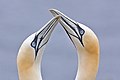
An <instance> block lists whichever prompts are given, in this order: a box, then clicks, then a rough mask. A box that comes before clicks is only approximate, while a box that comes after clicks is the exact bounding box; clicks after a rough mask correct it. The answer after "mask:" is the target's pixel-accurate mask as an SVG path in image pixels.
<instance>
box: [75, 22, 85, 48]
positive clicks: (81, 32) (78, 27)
mask: <svg viewBox="0 0 120 80" xmlns="http://www.w3.org/2000/svg"><path fill="white" fill-rule="evenodd" d="M76 26H77V29H78V31H79V34H80V36H81V38H80V37H79V40H80V42H81V44H82V46H83V47H84V44H83V40H82V38H83V35H84V33H85V30H83V29H82V28H81V27H80V26H79V25H78V24H76Z"/></svg>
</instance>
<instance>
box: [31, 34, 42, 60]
mask: <svg viewBox="0 0 120 80" xmlns="http://www.w3.org/2000/svg"><path fill="white" fill-rule="evenodd" d="M42 40H43V37H41V38H39V42H38V35H35V38H34V39H33V41H32V42H31V46H32V47H33V48H34V49H35V59H36V57H37V53H38V51H39V49H40V48H41V47H40V48H39V46H40V43H41V41H42Z"/></svg>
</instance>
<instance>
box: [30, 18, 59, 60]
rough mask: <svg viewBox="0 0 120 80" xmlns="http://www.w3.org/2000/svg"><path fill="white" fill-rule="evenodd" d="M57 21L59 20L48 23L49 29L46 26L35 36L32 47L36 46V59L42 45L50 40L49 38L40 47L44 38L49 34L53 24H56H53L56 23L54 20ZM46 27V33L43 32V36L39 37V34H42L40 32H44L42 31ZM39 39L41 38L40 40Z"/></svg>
mask: <svg viewBox="0 0 120 80" xmlns="http://www.w3.org/2000/svg"><path fill="white" fill-rule="evenodd" d="M56 21H57V20H55V21H52V22H51V23H50V24H48V25H47V26H49V27H48V28H47V29H46V27H45V28H44V29H42V30H41V31H40V32H39V33H38V34H37V35H35V38H34V39H33V41H32V42H31V46H32V47H33V48H34V50H35V59H36V57H37V53H38V51H39V49H40V48H42V47H43V46H44V45H45V44H46V43H47V42H48V40H47V41H46V42H44V43H43V45H41V47H40V48H39V46H40V44H41V42H42V40H43V39H44V38H45V37H46V35H47V34H48V32H49V31H50V30H51V28H52V26H53V25H54V24H52V23H54V22H56ZM45 29H46V31H45V33H43V35H42V36H41V38H38V36H39V35H40V33H42V31H44V30H45ZM38 39H40V40H39V42H38ZM37 42H38V43H37Z"/></svg>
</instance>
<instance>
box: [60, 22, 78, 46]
mask: <svg viewBox="0 0 120 80" xmlns="http://www.w3.org/2000/svg"><path fill="white" fill-rule="evenodd" d="M61 25H62V24H61ZM62 26H63V25H62ZM63 28H64V30H65V31H66V33H67V34H68V36H69V38H70V40H71V41H72V43H73V44H74V46H75V43H74V42H73V40H72V38H71V37H70V35H69V32H68V31H67V30H66V29H65V27H64V26H63ZM75 47H76V46H75Z"/></svg>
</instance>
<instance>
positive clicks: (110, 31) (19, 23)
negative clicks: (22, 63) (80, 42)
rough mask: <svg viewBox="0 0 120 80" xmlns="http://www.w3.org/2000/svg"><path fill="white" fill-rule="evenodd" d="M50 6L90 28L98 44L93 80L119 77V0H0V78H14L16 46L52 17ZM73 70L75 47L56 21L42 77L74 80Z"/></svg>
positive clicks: (75, 65)
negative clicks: (98, 61) (98, 58)
mask: <svg viewBox="0 0 120 80" xmlns="http://www.w3.org/2000/svg"><path fill="white" fill-rule="evenodd" d="M50 8H56V9H58V10H60V11H62V12H63V13H64V14H66V15H67V16H69V17H70V18H72V19H74V20H76V21H78V22H81V23H84V24H86V25H87V26H89V27H90V28H91V29H92V30H94V32H95V33H96V34H97V35H98V37H99V40H100V46H101V53H100V65H99V72H98V75H97V80H119V79H120V69H119V67H120V62H119V61H120V54H119V52H120V51H119V50H120V49H119V48H120V31H119V30H120V0H71V1H70V0H0V80H18V74H17V67H16V56H17V52H18V49H19V47H20V45H21V43H22V41H23V40H24V39H25V38H27V37H28V36H29V35H30V34H31V33H33V32H35V31H37V30H38V29H40V28H41V27H42V26H43V25H44V24H45V23H46V22H47V21H49V20H50V19H51V18H52V15H51V14H50V12H49V11H48V9H50ZM76 70H77V54H76V51H75V48H74V46H73V44H72V43H71V41H70V40H69V38H68V36H67V35H66V33H65V32H64V30H63V28H62V27H61V26H60V25H59V24H58V25H57V26H56V28H55V30H54V32H53V34H52V36H51V39H50V41H49V43H48V45H47V47H46V49H45V53H44V56H43V62H42V74H43V80H74V77H75V74H76Z"/></svg>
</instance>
